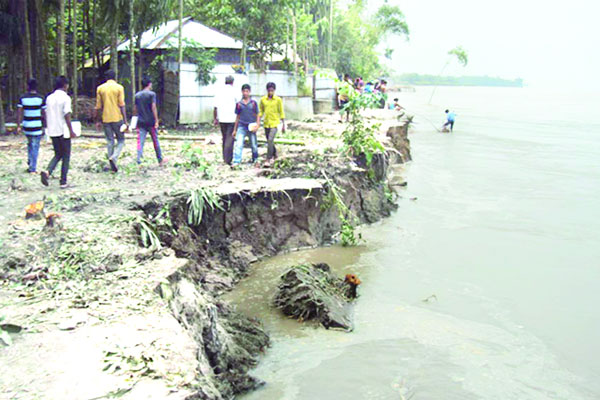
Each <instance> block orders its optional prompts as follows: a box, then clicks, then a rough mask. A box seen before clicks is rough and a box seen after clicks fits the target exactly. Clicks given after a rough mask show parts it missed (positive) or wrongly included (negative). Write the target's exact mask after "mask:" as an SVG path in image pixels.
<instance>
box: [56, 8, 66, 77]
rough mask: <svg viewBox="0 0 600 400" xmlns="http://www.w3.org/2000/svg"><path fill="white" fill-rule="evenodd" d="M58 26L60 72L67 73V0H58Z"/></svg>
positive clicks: (61, 73) (60, 73)
mask: <svg viewBox="0 0 600 400" xmlns="http://www.w3.org/2000/svg"><path fill="white" fill-rule="evenodd" d="M56 25H57V28H58V43H57V46H56V47H58V74H59V75H66V65H65V0H58V15H57V17H56Z"/></svg>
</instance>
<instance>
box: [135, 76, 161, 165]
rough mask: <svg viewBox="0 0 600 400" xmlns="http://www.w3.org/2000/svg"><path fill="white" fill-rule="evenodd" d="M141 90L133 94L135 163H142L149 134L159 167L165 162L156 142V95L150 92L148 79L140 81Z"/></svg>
mask: <svg viewBox="0 0 600 400" xmlns="http://www.w3.org/2000/svg"><path fill="white" fill-rule="evenodd" d="M142 86H143V87H144V88H143V89H142V90H140V91H139V92H137V93H136V94H135V105H134V107H133V115H137V117H138V122H137V134H138V135H137V163H138V164H141V163H142V157H143V156H144V142H145V141H146V135H148V132H150V137H151V138H152V143H153V144H154V152H155V153H156V160H157V161H158V164H159V165H160V166H163V165H164V164H165V162H166V161H167V160H165V159H163V156H162V152H161V150H160V143H159V142H158V135H157V132H156V130H157V129H158V111H157V109H156V93H154V92H153V91H152V81H151V80H150V79H148V78H144V79H142Z"/></svg>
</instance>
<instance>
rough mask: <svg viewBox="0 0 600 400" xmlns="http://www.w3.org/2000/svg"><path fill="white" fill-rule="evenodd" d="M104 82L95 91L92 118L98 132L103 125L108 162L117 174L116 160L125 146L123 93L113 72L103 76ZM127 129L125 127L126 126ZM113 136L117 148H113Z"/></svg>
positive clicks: (125, 115) (107, 72) (125, 118)
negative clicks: (94, 120) (94, 106)
mask: <svg viewBox="0 0 600 400" xmlns="http://www.w3.org/2000/svg"><path fill="white" fill-rule="evenodd" d="M104 76H105V77H106V79H107V80H106V82H105V83H103V84H102V85H100V86H98V89H97V90H96V109H95V110H94V118H95V119H96V121H97V122H96V129H97V130H98V131H100V129H101V128H102V126H103V125H104V135H105V136H106V147H107V150H108V162H109V163H110V168H111V169H112V170H113V172H117V171H118V170H119V168H118V167H117V160H118V159H119V155H120V154H121V151H123V147H124V146H125V132H122V131H121V126H122V125H123V124H124V123H126V121H127V113H126V111H125V92H124V90H123V86H122V85H119V84H118V83H117V81H115V77H116V76H115V72H114V71H113V70H110V69H109V70H108V71H106V73H105V74H104ZM100 110H102V122H100ZM126 128H127V126H126ZM115 136H116V138H117V146H116V148H115Z"/></svg>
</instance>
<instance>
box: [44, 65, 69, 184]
mask: <svg viewBox="0 0 600 400" xmlns="http://www.w3.org/2000/svg"><path fill="white" fill-rule="evenodd" d="M54 87H55V90H54V92H52V94H50V95H49V96H48V98H47V99H46V122H47V125H48V136H50V138H51V139H52V147H53V148H54V158H52V160H51V161H50V164H49V165H48V170H47V171H42V173H41V174H40V176H41V178H42V184H43V185H44V186H48V178H49V177H50V175H52V172H54V169H55V168H56V166H57V165H58V162H59V161H62V165H61V169H60V187H61V189H66V188H68V187H69V186H68V184H67V174H68V173H69V162H70V160H71V138H72V137H73V136H75V133H74V132H73V127H72V126H71V112H72V110H71V97H69V95H68V94H67V90H68V89H69V81H68V79H67V78H66V77H64V76H59V77H58V78H56V84H55V85H54Z"/></svg>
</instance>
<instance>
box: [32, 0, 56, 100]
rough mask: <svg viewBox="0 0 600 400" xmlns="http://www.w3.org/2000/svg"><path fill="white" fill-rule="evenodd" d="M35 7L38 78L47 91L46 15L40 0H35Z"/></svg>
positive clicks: (50, 72)
mask: <svg viewBox="0 0 600 400" xmlns="http://www.w3.org/2000/svg"><path fill="white" fill-rule="evenodd" d="M35 9H36V13H37V17H38V39H39V41H40V46H39V48H38V49H39V51H40V57H39V59H38V60H40V61H41V63H42V64H43V66H42V69H41V71H42V74H41V75H40V76H39V78H40V79H41V80H42V87H43V88H45V91H46V92H49V91H50V90H51V89H52V84H51V81H52V75H53V74H52V66H51V65H50V58H49V57H48V55H49V54H50V52H49V51H48V40H47V38H46V31H47V28H46V18H45V17H46V15H45V14H44V9H43V7H42V0H35Z"/></svg>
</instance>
